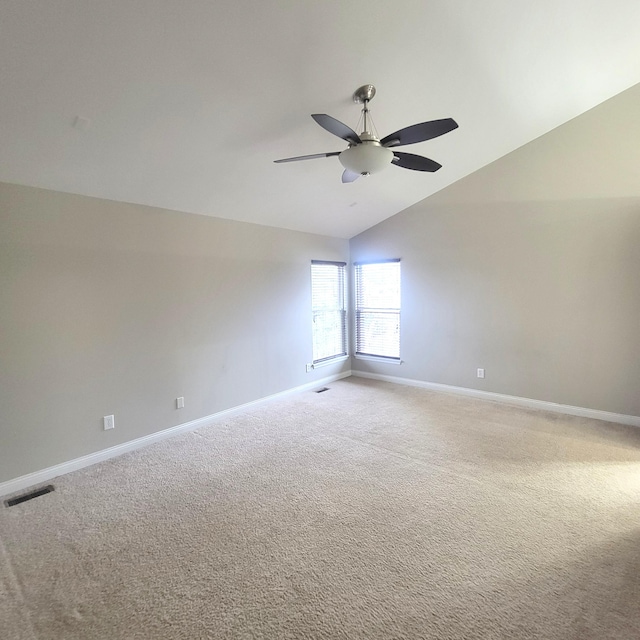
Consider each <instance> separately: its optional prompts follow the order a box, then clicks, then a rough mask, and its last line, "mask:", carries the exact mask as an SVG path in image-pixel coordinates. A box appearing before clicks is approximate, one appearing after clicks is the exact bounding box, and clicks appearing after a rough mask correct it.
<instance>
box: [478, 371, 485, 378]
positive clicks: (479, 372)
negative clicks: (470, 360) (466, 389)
mask: <svg viewBox="0 0 640 640" xmlns="http://www.w3.org/2000/svg"><path fill="white" fill-rule="evenodd" d="M478 378H484V369H478Z"/></svg>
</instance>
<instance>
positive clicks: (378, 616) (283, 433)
mask: <svg viewBox="0 0 640 640" xmlns="http://www.w3.org/2000/svg"><path fill="white" fill-rule="evenodd" d="M329 386H330V390H329V391H327V392H325V393H321V394H315V393H312V392H308V393H304V394H300V395H297V396H295V397H292V398H290V399H286V400H283V401H278V402H274V403H271V404H270V405H267V406H265V407H263V408H260V409H257V410H255V411H253V412H251V413H248V414H246V415H243V416H241V417H236V418H233V419H230V420H228V421H227V422H224V423H218V424H214V425H211V426H209V427H206V428H203V429H199V430H198V431H195V432H192V433H188V434H185V435H182V436H180V437H177V438H174V439H172V440H169V441H165V442H162V443H159V444H156V445H153V446H151V447H149V448H147V449H144V450H140V451H137V452H134V453H131V454H127V455H125V456H122V457H121V458H118V459H115V460H111V461H108V462H105V463H102V464H99V465H96V466H93V467H90V468H87V469H84V470H82V471H78V472H75V473H72V474H69V475H67V476H63V477H60V478H58V479H56V480H55V481H54V484H55V486H56V491H55V492H54V493H51V494H48V495H46V496H42V497H40V498H36V499H34V500H32V501H30V502H26V503H24V504H22V505H18V506H15V507H11V508H4V507H2V508H0V543H1V544H0V623H1V624H0V629H2V631H1V632H0V636H1V637H2V638H3V640H23V639H24V640H27V639H28V640H33V639H37V640H42V639H45V638H46V639H52V640H53V639H55V640H62V639H64V640H75V639H77V640H93V639H98V638H99V639H107V638H108V639H110V640H114V639H121V638H127V639H136V640H143V639H145V640H146V639H149V640H152V639H153V640H163V639H167V640H168V639H172V640H173V639H189V640H197V639H201V638H202V639H204V638H264V639H270V640H271V639H280V638H319V639H320V638H332V639H333V638H358V639H367V640H378V639H380V640H382V639H384V640H389V639H401V638H402V639H415V638H442V639H455V640H458V639H462V638H468V639H485V638H515V639H525V638H526V639H529V638H536V639H540V640H542V639H544V640H560V639H563V640H564V639H572V640H589V639H594V640H595V639H597V640H606V639H614V638H615V639H616V640H620V639H627V638H628V639H629V640H631V639H634V640H637V639H638V638H640V510H639V508H638V507H639V502H640V430H637V429H633V428H626V427H622V426H619V425H613V424H607V423H603V422H598V421H591V420H584V419H580V418H572V417H566V416H558V415H554V414H550V413H544V412H536V411H529V410H523V409H520V408H513V407H508V406H505V405H500V404H494V403H491V402H485V401H480V400H474V399H469V398H461V397H455V396H449V395H444V394H438V393H433V392H429V391H426V390H422V389H415V388H410V387H402V386H398V385H392V384H387V383H381V382H373V381H366V380H360V379H357V378H350V379H347V380H343V381H340V382H335V383H332V384H331V385H329Z"/></svg>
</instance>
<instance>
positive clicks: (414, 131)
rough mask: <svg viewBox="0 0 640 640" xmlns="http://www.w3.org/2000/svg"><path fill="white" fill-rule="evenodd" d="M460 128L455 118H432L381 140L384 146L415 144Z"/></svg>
mask: <svg viewBox="0 0 640 640" xmlns="http://www.w3.org/2000/svg"><path fill="white" fill-rule="evenodd" d="M457 128H458V123H457V122H456V121H455V120H454V119H453V118H444V119H442V120H430V121H429V122H421V123H420V124H414V125H412V126H411V127H405V128H404V129H400V130H399V131H396V132H394V133H391V134H389V135H388V136H386V137H385V138H382V140H380V144H381V145H382V146H383V147H399V146H400V145H403V144H415V143H416V142H424V141H425V140H431V139H432V138H437V137H438V136H441V135H444V134H445V133H449V131H453V130H454V129H457Z"/></svg>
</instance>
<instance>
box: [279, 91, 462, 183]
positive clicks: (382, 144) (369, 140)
mask: <svg viewBox="0 0 640 640" xmlns="http://www.w3.org/2000/svg"><path fill="white" fill-rule="evenodd" d="M375 95H376V88H375V87H374V86H373V85H372V84H365V85H363V86H362V87H360V88H359V89H356V91H355V93H354V94H353V100H354V102H357V103H358V104H363V105H364V106H363V108H362V116H361V120H362V121H363V131H362V133H361V134H360V135H358V134H357V133H356V132H355V131H354V130H353V129H352V128H351V127H348V126H347V125H346V124H343V123H342V122H340V121H339V120H336V119H335V118H332V117H331V116H328V115H327V114H326V113H314V114H313V115H312V116H311V117H312V118H313V119H314V120H315V121H316V122H317V123H318V124H319V125H320V126H321V127H322V128H323V129H326V130H327V131H328V132H329V133H333V135H335V136H338V138H342V139H343V140H345V141H346V142H348V143H349V146H348V147H347V148H346V149H345V150H344V151H331V152H329V153H314V154H312V155H309V156H296V157H295V158H283V159H282V160H275V161H274V162H276V163H280V162H297V161H298V160H313V159H315V158H330V157H332V156H338V159H339V160H340V163H341V164H342V166H343V167H344V172H343V174H342V182H354V181H355V180H357V179H358V178H359V177H360V176H368V175H370V174H372V173H376V172H378V171H382V169H384V168H385V167H387V166H388V165H389V164H395V165H397V166H398V167H402V168H403V169H412V170H413V171H430V172H433V171H437V170H438V169H440V167H441V166H442V165H441V164H438V163H437V162H435V160H430V159H429V158H425V157H423V156H418V155H415V154H413V153H404V152H402V151H395V149H393V150H392V147H399V146H402V145H407V144H415V143H416V142H424V141H425V140H431V139H432V138H437V137H438V136H441V135H443V134H445V133H449V131H453V130H454V129H457V128H458V123H457V122H456V121H455V120H453V119H452V118H444V119H442V120H430V121H429V122H422V123H420V124H414V125H412V126H411V127H405V128H404V129H400V130H399V131H395V132H394V133H391V134H389V135H388V136H385V137H384V138H382V139H380V138H379V137H378V136H377V135H375V125H374V124H373V120H372V119H371V115H370V113H369V102H371V100H373V97H374V96H375ZM358 124H359V123H358Z"/></svg>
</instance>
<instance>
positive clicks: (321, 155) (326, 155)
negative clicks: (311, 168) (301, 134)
mask: <svg viewBox="0 0 640 640" xmlns="http://www.w3.org/2000/svg"><path fill="white" fill-rule="evenodd" d="M341 153H342V151H331V152H329V153H314V154H312V155H310V156H296V157H295V158H283V159H282V160H274V162H275V163H276V164H278V163H280V162H297V161H298V160H313V159H315V158H330V157H331V156H339V155H340V154H341Z"/></svg>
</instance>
